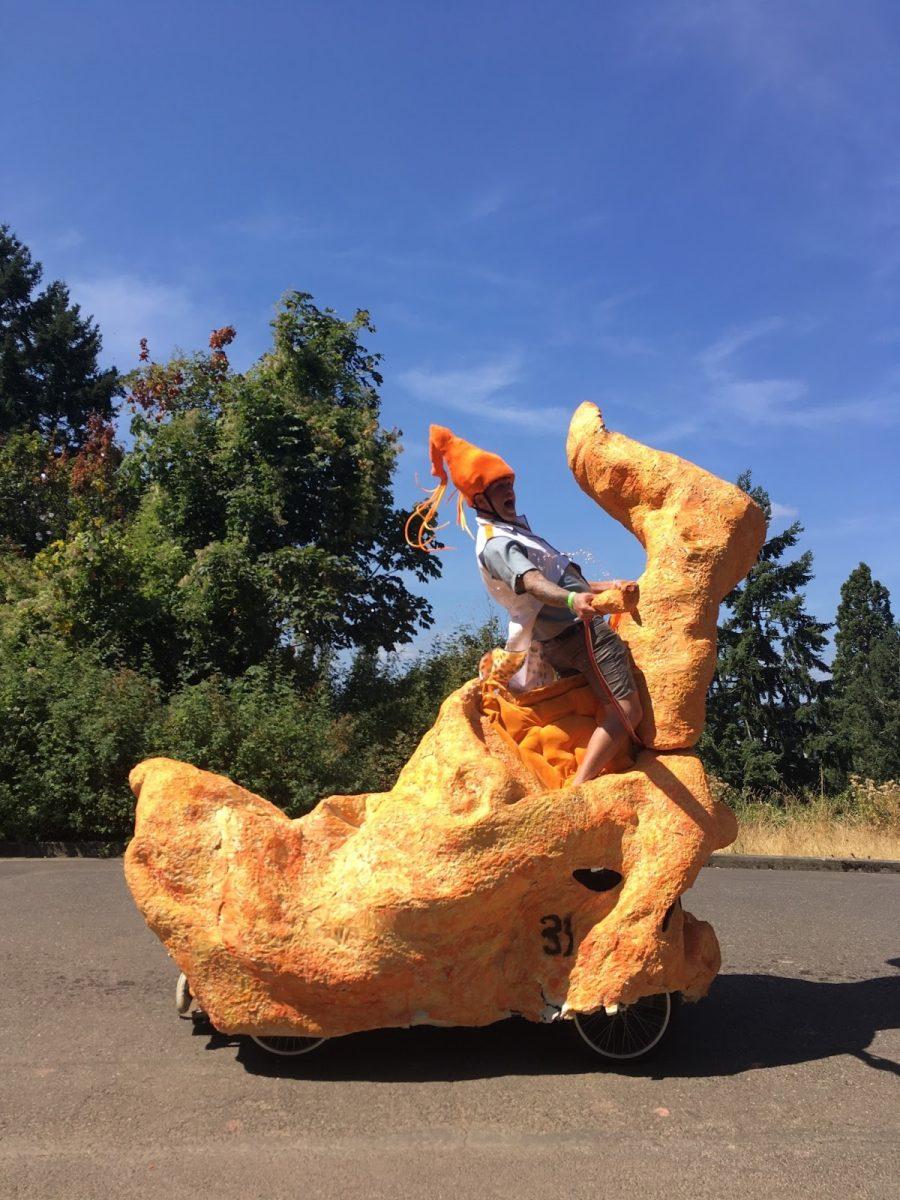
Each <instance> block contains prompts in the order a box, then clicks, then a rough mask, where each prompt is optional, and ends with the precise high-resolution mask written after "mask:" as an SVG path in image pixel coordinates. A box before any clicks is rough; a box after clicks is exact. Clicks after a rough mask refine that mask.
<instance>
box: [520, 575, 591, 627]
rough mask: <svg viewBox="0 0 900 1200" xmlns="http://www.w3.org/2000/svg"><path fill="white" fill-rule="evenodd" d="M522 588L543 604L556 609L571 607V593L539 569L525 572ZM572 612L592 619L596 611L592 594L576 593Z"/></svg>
mask: <svg viewBox="0 0 900 1200" xmlns="http://www.w3.org/2000/svg"><path fill="white" fill-rule="evenodd" d="M522 587H523V588H524V589H525V591H526V592H528V594H529V596H534V598H535V600H540V601H541V603H542V604H552V605H553V607H554V608H568V607H569V593H568V592H567V591H566V589H565V588H561V587H560V586H559V584H557V583H551V582H550V580H549V579H548V578H547V576H546V575H542V574H541V572H540V571H539V570H538V569H537V567H535V568H534V570H533V571H526V572H525V574H524V575H523V576H522ZM572 611H573V612H574V613H575V615H576V616H578V617H592V616H593V615H594V609H593V607H592V605H591V593H590V592H576V593H575V599H574V600H573V601H572Z"/></svg>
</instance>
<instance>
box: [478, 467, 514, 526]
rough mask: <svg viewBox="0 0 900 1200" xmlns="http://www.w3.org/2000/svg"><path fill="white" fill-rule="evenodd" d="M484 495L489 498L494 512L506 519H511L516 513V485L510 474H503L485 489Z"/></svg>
mask: <svg viewBox="0 0 900 1200" xmlns="http://www.w3.org/2000/svg"><path fill="white" fill-rule="evenodd" d="M484 495H485V496H486V497H487V499H488V500H489V502H490V504H491V506H492V507H493V509H494V512H497V513H499V514H500V516H501V517H503V518H504V520H506V521H512V520H513V519H514V518H515V515H516V485H515V479H514V478H513V476H512V475H505V476H504V477H503V478H502V479H498V480H497V481H496V482H495V483H492V484H491V486H490V487H489V488H486V489H485V492H484Z"/></svg>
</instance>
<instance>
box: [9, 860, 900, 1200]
mask: <svg viewBox="0 0 900 1200" xmlns="http://www.w3.org/2000/svg"><path fill="white" fill-rule="evenodd" d="M686 907H687V908H689V909H690V910H691V911H693V912H694V913H696V914H697V915H698V916H703V917H706V918H708V919H710V920H712V921H713V922H714V924H715V926H716V929H717V931H718V933H719V938H720V940H721V942H722V945H723V951H724V958H725V967H724V970H723V974H722V976H721V977H720V978H719V979H718V980H717V982H716V984H715V985H714V987H713V990H712V992H711V993H710V996H709V998H708V999H707V1000H705V1001H703V1002H702V1003H700V1004H699V1005H692V1006H685V1007H684V1008H683V1009H682V1012H681V1019H680V1022H679V1028H678V1030H677V1036H676V1037H675V1039H674V1040H673V1042H672V1043H671V1044H670V1046H669V1047H668V1048H667V1049H666V1050H665V1051H664V1052H663V1054H662V1055H661V1057H660V1058H659V1059H658V1060H656V1061H655V1062H654V1063H653V1064H652V1065H651V1064H647V1065H646V1066H644V1067H643V1068H637V1067H636V1068H633V1069H632V1070H631V1071H630V1072H611V1071H609V1070H607V1069H605V1068H602V1067H601V1068H598V1067H596V1066H595V1065H594V1063H593V1062H592V1061H591V1060H590V1059H588V1058H586V1057H584V1055H583V1052H582V1051H581V1050H580V1048H579V1046H578V1044H577V1042H576V1039H575V1037H574V1034H573V1031H572V1030H570V1029H569V1028H567V1027H557V1026H534V1025H529V1024H527V1023H526V1022H521V1021H506V1022H502V1023H501V1024H499V1025H495V1026H493V1027H491V1028H488V1029H482V1030H465V1029H459V1030H436V1029H427V1028H425V1029H423V1028H419V1029H414V1030H396V1031H389V1032H384V1033H375V1034H364V1035H357V1036H354V1037H349V1038H343V1039H339V1040H337V1041H335V1042H332V1043H330V1044H328V1045H326V1046H324V1047H322V1048H321V1049H320V1050H319V1051H317V1052H316V1053H315V1054H314V1055H312V1056H310V1057H308V1058H304V1059H299V1060H294V1061H290V1060H278V1059H272V1058H269V1057H267V1056H263V1055H262V1052H258V1051H256V1050H255V1049H254V1048H252V1044H251V1046H249V1047H248V1046H247V1045H245V1044H242V1043H241V1042H240V1041H239V1039H230V1038H226V1037H223V1036H221V1035H216V1034H210V1033H209V1032H208V1031H207V1032H203V1033H201V1032H196V1031H194V1030H193V1029H192V1027H191V1025H190V1024H189V1023H187V1022H184V1021H179V1020H178V1019H177V1017H176V1015H175V1011H174V1006H173V997H172V992H173V986H174V982H175V978H176V974H177V972H176V970H175V968H174V966H173V964H172V963H171V962H170V961H169V959H168V958H167V956H166V954H165V951H164V950H163V948H162V947H161V945H160V944H159V943H158V942H157V941H156V939H155V937H154V936H153V935H152V934H151V933H150V932H149V930H147V928H146V927H145V926H144V924H143V921H142V920H141V918H140V916H139V915H138V913H137V910H136V909H135V908H134V906H133V904H132V902H131V899H130V896H129V895H128V892H127V890H126V888H125V884H124V881H123V878H122V866H121V862H119V861H96V860H49V861H48V860H34V859H27V860H22V859H19V860H5V861H0V939H2V941H0V946H2V955H3V971H2V978H0V1033H2V1043H0V1044H2V1051H0V1053H2V1061H0V1196H2V1197H3V1198H4V1200H5V1198H6V1197H17V1198H18V1197H29V1198H31V1197H35V1198H37V1197H40V1198H41V1200H49V1198H55V1197H66V1200H79V1198H81V1197H90V1198H92V1200H93V1198H95V1197H106V1196H115V1197H120V1196H125V1195H127V1196H129V1197H140V1198H141V1200H143V1198H144V1197H147V1198H155V1197H166V1200H172V1198H178V1197H182V1196H184V1197H191V1198H192V1200H203V1198H204V1197H215V1200H230V1198H231V1197H241V1198H255V1197H264V1198H265V1200H278V1198H280V1197H287V1196H291V1197H293V1196H298V1197H299V1196H303V1197H337V1196H342V1197H343V1196H345V1195H347V1194H348V1193H351V1192H358V1193H361V1194H362V1193H364V1194H366V1195H367V1196H371V1197H375V1198H380V1197H398V1198H399V1197H403V1198H406V1197H415V1198H419V1197H422V1198H427V1200H443V1198H444V1197H447V1198H448V1200H469V1198H470V1197H473V1198H474V1197H477V1198H478V1200H484V1198H489V1197H500V1196H502V1197H513V1196H514V1197H517V1198H519V1197H532V1196H540V1197H542V1198H543V1197H572V1198H576V1200H577V1198H580V1197H591V1200H602V1198H604V1197H607V1196H609V1197H616V1198H621V1197H632V1196H634V1197H638V1196H639V1197H642V1198H653V1197H666V1198H667V1200H668V1198H678V1197H692V1198H697V1197H711V1198H715V1200H723V1198H727V1200H744V1198H746V1197H763V1196H764V1197H766V1198H767V1200H772V1198H773V1197H782V1196H790V1197H792V1198H793V1197H807V1196H809V1197H813V1196H814V1197H816V1198H817V1200H829V1198H831V1197H841V1200H844V1198H846V1197H848V1196H853V1197H888V1196H890V1197H892V1200H893V1198H895V1197H896V1196H897V1195H898V1193H900V1188H898V1178H900V1087H898V1074H900V1067H898V1062H900V1032H898V1025H900V958H898V957H897V956H898V954H900V944H898V943H900V936H898V935H900V875H855V874H854V875H839V874H834V873H816V872H780V871H777V872H772V871H750V870H727V871H724V870H718V871H711V870H710V871H705V872H703V874H702V877H701V879H700V881H699V883H698V885H697V886H696V887H695V888H694V890H693V891H692V892H691V893H690V894H689V896H688V897H687V902H686Z"/></svg>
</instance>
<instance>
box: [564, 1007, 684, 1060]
mask: <svg viewBox="0 0 900 1200" xmlns="http://www.w3.org/2000/svg"><path fill="white" fill-rule="evenodd" d="M679 1000H680V996H679V994H678V993H677V992H660V993H659V994H658V995H656V996H644V997H643V998H642V999H640V1000H635V1001H634V1003H633V1004H619V1005H617V1006H616V1008H615V1011H614V1012H607V1011H606V1009H603V1008H601V1009H599V1010H598V1011H597V1012H594V1013H574V1014H573V1021H574V1025H575V1028H576V1030H577V1031H578V1034H579V1036H580V1037H581V1039H582V1041H583V1042H585V1043H586V1044H587V1045H588V1046H589V1047H590V1048H591V1050H592V1051H593V1052H594V1053H595V1054H599V1055H600V1057H601V1058H607V1059H610V1060H612V1061H614V1062H633V1061H634V1060H635V1059H639V1058H646V1057H647V1056H648V1055H650V1054H652V1053H653V1052H654V1051H655V1050H657V1049H658V1048H659V1046H660V1045H661V1044H662V1041H663V1039H664V1038H665V1036H666V1034H667V1033H668V1032H669V1029H670V1028H671V1026H672V1018H673V1016H674V1014H675V1011H676V1009H677V1007H678V1001H679Z"/></svg>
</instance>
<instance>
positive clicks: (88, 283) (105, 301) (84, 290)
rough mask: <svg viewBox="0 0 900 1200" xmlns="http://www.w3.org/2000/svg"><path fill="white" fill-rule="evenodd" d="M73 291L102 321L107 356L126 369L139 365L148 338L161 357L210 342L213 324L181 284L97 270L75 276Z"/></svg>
mask: <svg viewBox="0 0 900 1200" xmlns="http://www.w3.org/2000/svg"><path fill="white" fill-rule="evenodd" d="M70 293H71V296H72V299H73V300H74V301H75V302H76V303H77V304H79V305H80V306H81V310H82V312H84V313H91V314H92V315H93V317H94V319H95V320H96V321H97V323H98V325H99V326H100V332H101V334H102V335H103V359H104V361H106V362H114V363H115V364H116V366H117V367H118V368H119V369H120V370H122V371H127V370H130V369H131V368H132V367H134V366H137V361H138V352H139V344H140V340H141V338H143V337H145V338H147V340H148V342H149V345H150V351H151V354H152V355H153V357H154V358H155V359H156V360H157V361H162V360H164V359H165V358H167V357H168V356H169V355H170V354H171V352H172V350H173V349H174V348H175V347H176V346H182V347H184V348H185V349H188V350H192V349H194V348H200V347H203V346H205V345H206V342H207V338H208V337H209V331H210V329H211V328H212V324H211V322H210V320H209V318H208V317H206V318H204V317H203V316H202V315H201V313H200V311H199V308H198V305H197V303H196V301H195V299H194V298H193V297H192V296H191V294H190V292H189V291H188V290H187V288H185V287H183V286H182V285H180V284H168V283H160V282H158V281H156V280H150V279H142V278H139V277H138V276H136V275H127V274H121V275H97V276H93V277H86V278H82V279H73V280H72V283H71V287H70ZM219 323H220V324H221V323H224V320H222V321H220V322H219Z"/></svg>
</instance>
